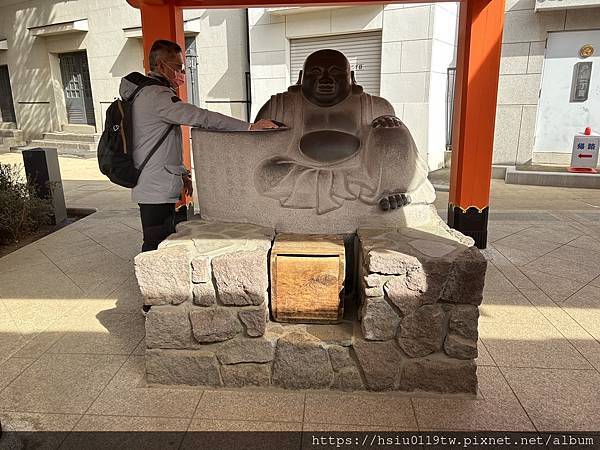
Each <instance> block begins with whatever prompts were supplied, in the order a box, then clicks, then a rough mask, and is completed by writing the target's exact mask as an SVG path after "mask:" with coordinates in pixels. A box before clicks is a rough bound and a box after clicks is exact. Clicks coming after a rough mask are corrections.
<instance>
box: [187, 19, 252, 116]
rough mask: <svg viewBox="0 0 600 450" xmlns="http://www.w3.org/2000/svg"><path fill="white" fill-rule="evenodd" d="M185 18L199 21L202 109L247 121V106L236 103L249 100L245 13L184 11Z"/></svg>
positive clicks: (199, 75) (199, 68) (199, 67)
mask: <svg viewBox="0 0 600 450" xmlns="http://www.w3.org/2000/svg"><path fill="white" fill-rule="evenodd" d="M184 18H185V19H186V20H189V19H198V20H199V21H200V33H199V34H198V35H197V36H196V49H197V52H198V89H199V95H200V101H201V104H200V106H202V107H203V108H207V109H210V110H211V111H217V112H220V113H223V114H228V115H231V116H234V117H237V118H239V119H244V120H245V119H246V105H245V104H244V103H237V102H239V101H244V100H246V99H247V94H246V78H245V77H246V75H245V73H246V72H248V71H249V65H248V56H247V26H246V12H245V10H242V9H224V10H219V9H209V10H185V11H184ZM207 102H208V103H207ZM214 102H219V103H214ZM232 102H235V103H232Z"/></svg>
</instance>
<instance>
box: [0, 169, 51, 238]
mask: <svg viewBox="0 0 600 450" xmlns="http://www.w3.org/2000/svg"><path fill="white" fill-rule="evenodd" d="M52 214H53V210H52V203H51V201H50V200H48V199H44V198H40V197H39V196H38V195H37V193H36V190H35V187H34V186H33V185H32V184H31V183H28V182H27V181H26V180H25V179H24V177H23V175H22V170H21V166H19V165H17V164H13V165H11V164H0V243H4V244H5V243H10V242H17V241H18V240H19V239H20V238H21V237H22V236H24V235H26V234H28V233H32V232H34V231H36V230H38V229H39V228H40V227H41V226H43V225H46V224H49V223H51V220H52Z"/></svg>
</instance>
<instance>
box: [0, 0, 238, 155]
mask: <svg viewBox="0 0 600 450" xmlns="http://www.w3.org/2000/svg"><path fill="white" fill-rule="evenodd" d="M184 18H185V21H186V22H185V31H186V54H187V65H188V86H189V91H190V101H192V102H194V103H196V104H198V105H200V106H203V107H209V108H210V109H213V110H217V111H220V112H224V113H226V114H232V115H236V116H238V117H245V115H246V112H245V111H246V104H245V103H242V102H243V101H245V100H246V89H247V75H246V73H247V72H248V63H247V61H248V59H247V57H245V56H244V55H245V54H246V53H247V33H244V32H243V31H244V30H245V29H247V25H246V11H245V10H226V11H211V12H210V14H209V13H207V12H206V11H204V10H193V11H186V12H185V17H184ZM141 37H142V34H141V22H140V14H139V11H137V10H136V9H134V8H132V7H130V6H129V5H128V4H127V3H126V2H125V1H123V0H105V1H102V2H98V1H96V0H78V1H77V2H64V1H58V0H33V1H19V0H2V1H0V105H1V107H2V108H1V111H2V114H1V116H2V122H3V123H2V125H1V126H0V128H1V129H0V140H2V141H4V142H0V144H2V143H4V144H5V145H6V144H8V145H15V144H19V143H22V142H23V141H28V142H31V144H32V145H46V146H55V147H58V148H59V151H61V152H66V153H74V154H85V155H91V154H93V152H95V150H96V145H97V142H98V139H99V132H101V131H102V129H103V124H104V118H105V111H106V109H107V107H108V106H109V105H110V103H111V102H112V101H113V100H114V99H115V97H117V96H118V88H119V81H120V78H121V77H122V76H124V75H126V74H127V73H129V72H131V71H136V70H137V71H143V50H142V41H141Z"/></svg>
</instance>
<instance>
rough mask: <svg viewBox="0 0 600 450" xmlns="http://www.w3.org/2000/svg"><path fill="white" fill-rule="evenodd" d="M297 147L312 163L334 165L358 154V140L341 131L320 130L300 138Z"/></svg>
mask: <svg viewBox="0 0 600 450" xmlns="http://www.w3.org/2000/svg"><path fill="white" fill-rule="evenodd" d="M298 146H299V149H300V151H301V152H302V154H303V155H305V156H306V157H307V158H310V159H312V160H313V161H318V162H322V163H335V162H337V161H344V160H346V159H348V158H350V157H351V156H353V155H355V154H356V153H358V151H359V150H360V139H358V138H357V137H356V136H354V135H353V134H350V133H344V132H343V131H336V130H321V131H313V132H311V133H307V134H305V135H304V136H302V138H301V139H300V143H299V144H298Z"/></svg>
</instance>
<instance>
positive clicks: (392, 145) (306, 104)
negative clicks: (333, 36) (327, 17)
mask: <svg viewBox="0 0 600 450" xmlns="http://www.w3.org/2000/svg"><path fill="white" fill-rule="evenodd" d="M262 118H268V119H272V120H275V121H278V122H281V123H282V124H285V125H286V126H287V127H289V128H290V129H291V130H290V131H291V133H290V139H289V140H288V142H287V147H285V148H281V152H280V153H279V154H277V155H274V156H272V157H269V158H268V159H266V160H264V161H262V163H261V164H260V165H259V166H258V167H257V169H256V171H255V186H256V189H257V190H258V191H259V193H261V194H262V195H264V196H267V197H270V198H274V199H277V200H278V201H279V202H280V204H281V206H283V207H285V208H292V209H313V210H314V211H315V212H316V213H317V214H318V215H322V214H326V213H328V212H331V211H334V210H336V209H338V208H340V207H342V205H343V204H344V202H356V201H359V202H363V203H365V204H367V205H378V209H379V211H380V212H381V213H383V212H385V211H391V210H394V209H397V208H403V207H405V206H407V205H409V204H410V205H418V204H423V205H428V204H431V203H433V201H434V200H435V192H434V190H433V187H432V185H431V183H430V182H429V181H428V179H427V173H428V170H427V164H426V163H425V161H424V160H423V159H422V158H421V157H420V155H419V154H418V151H417V148H416V146H415V143H414V141H413V139H412V136H411V134H410V132H409V130H408V128H407V127H406V126H405V125H404V124H403V123H402V121H401V120H400V119H398V118H397V117H396V116H395V113H394V109H393V107H392V105H390V103H389V102H388V101H387V100H385V99H383V98H381V97H377V96H374V95H370V94H367V93H365V92H363V89H362V87H361V86H359V85H358V84H356V81H355V79H354V73H353V72H352V71H351V70H350V64H349V62H348V60H347V59H346V57H345V56H344V55H343V54H342V53H340V52H338V51H335V50H319V51H317V52H315V53H313V54H311V55H310V56H309V57H308V58H307V59H306V62H305V64H304V68H303V70H302V71H301V72H300V77H299V80H298V83H297V84H296V85H294V86H291V87H290V88H288V91H287V92H283V93H280V94H276V95H273V96H272V97H271V99H270V100H269V101H268V102H267V103H266V104H265V105H264V106H263V107H262V108H261V110H260V111H259V113H258V116H257V119H262Z"/></svg>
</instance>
